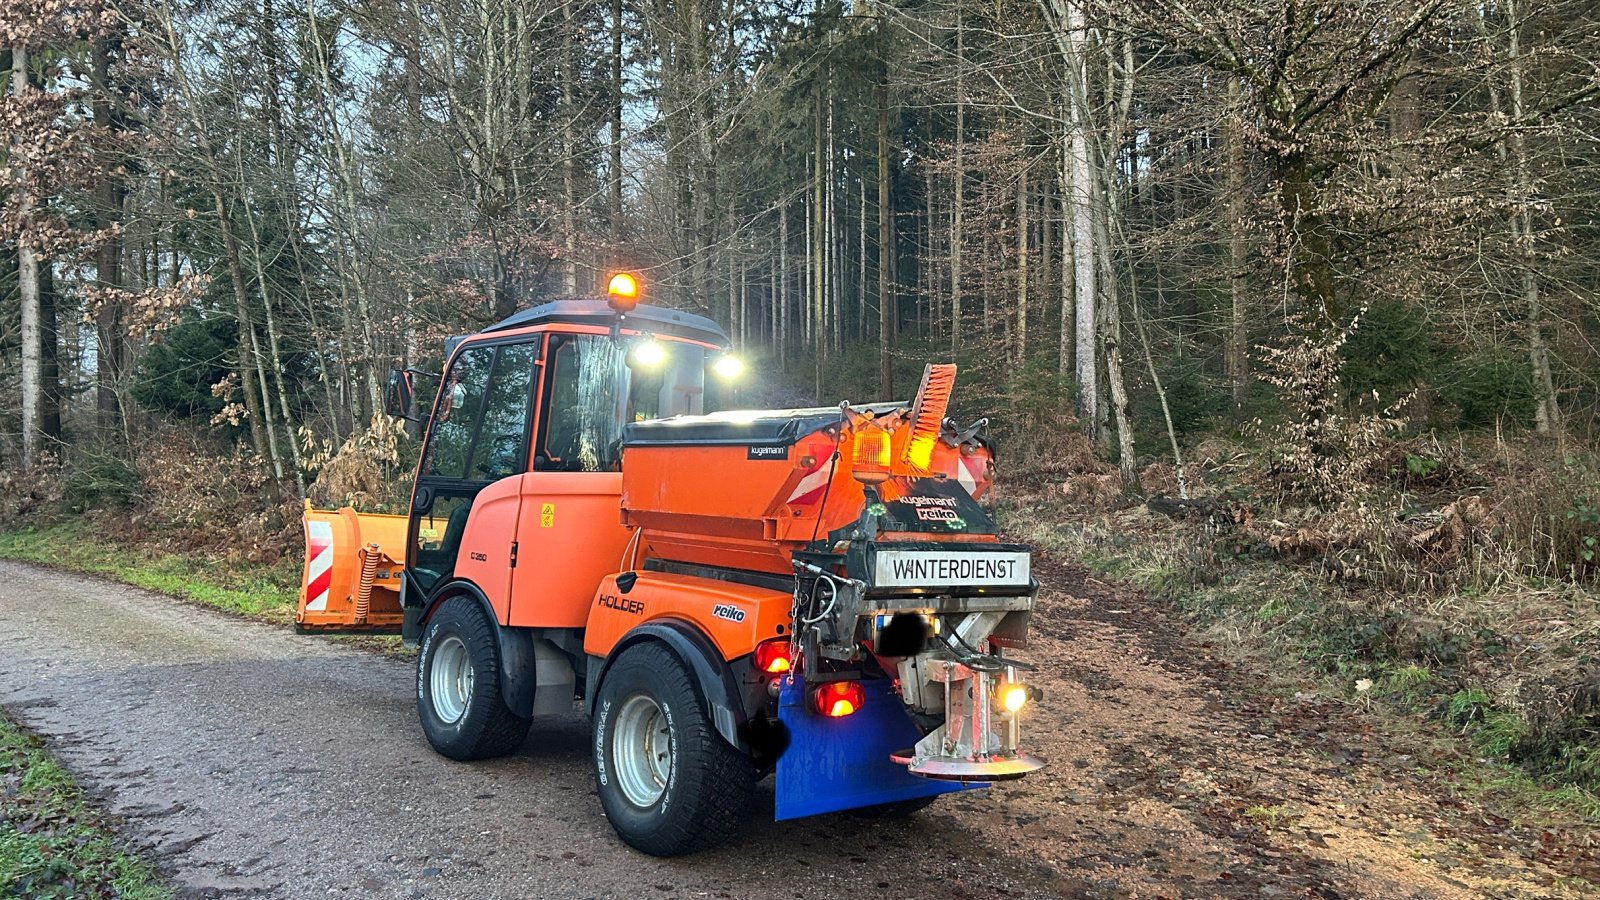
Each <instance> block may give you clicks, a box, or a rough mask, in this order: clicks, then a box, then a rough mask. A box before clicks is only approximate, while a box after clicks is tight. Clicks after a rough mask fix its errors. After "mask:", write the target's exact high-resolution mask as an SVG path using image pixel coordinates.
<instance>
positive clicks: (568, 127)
mask: <svg viewBox="0 0 1600 900" xmlns="http://www.w3.org/2000/svg"><path fill="white" fill-rule="evenodd" d="M576 27H577V25H576V19H575V18H574V17H573V15H572V0H566V2H564V3H562V4H561V241H562V252H561V281H562V287H564V288H566V295H567V296H569V297H573V296H576V295H577V293H578V222H577V215H576V207H577V205H578V153H577V129H575V128H574V127H573V125H574V124H575V122H574V120H575V119H576V118H577V115H578V107H577V104H576V103H574V102H573V94H574V93H575V92H576V91H577V79H576V78H575V77H574V75H573V72H572V69H573V59H572V57H573V55H574V54H575V53H576V52H577V51H576V49H575V44H576V41H575V40H574V35H573V29H574V28H576Z"/></svg>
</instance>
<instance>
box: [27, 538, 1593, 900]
mask: <svg viewBox="0 0 1600 900" xmlns="http://www.w3.org/2000/svg"><path fill="white" fill-rule="evenodd" d="M40 534H48V533H47V532H40V533H36V534H35V535H34V536H33V537H31V538H26V539H23V540H22V543H21V544H20V545H19V543H18V541H19V539H18V538H16V537H10V538H5V539H0V555H3V556H11V557H13V558H15V557H17V556H20V555H28V554H26V553H25V552H24V550H25V549H26V548H27V547H29V546H32V547H34V549H35V551H37V550H38V545H37V542H38V541H39V535H40ZM29 540H31V541H34V542H35V543H34V544H29V543H28V541H29ZM46 543H50V542H48V541H47V542H46ZM19 546H21V547H22V548H23V549H22V550H19ZM106 552H109V553H112V554H114V553H115V552H116V550H115V548H111V549H110V550H108V551H106ZM67 557H68V555H65V554H60V553H58V554H56V555H55V557H54V559H48V558H47V555H46V554H41V553H38V552H35V553H34V554H33V558H35V559H46V561H53V562H55V563H57V564H58V565H64V566H68V567H72V566H74V565H76V567H79V568H88V567H89V566H87V565H85V564H84V563H83V560H76V561H75V560H74V559H71V558H67ZM127 558H130V559H131V557H127ZM101 562H102V563H104V562H105V561H104V560H101ZM165 565H167V564H166V563H164V562H162V560H161V559H160V557H159V555H158V554H149V555H146V556H143V557H140V561H139V562H138V564H137V565H136V566H131V567H130V568H133V569H141V568H143V569H148V568H151V567H153V568H155V569H156V570H158V571H160V570H162V567H163V566H165ZM1036 567H1037V573H1036V574H1037V577H1038V578H1039V580H1040V582H1041V583H1042V584H1043V585H1044V589H1043V591H1042V593H1041V595H1040V600H1039V607H1038V611H1037V613H1036V615H1035V618H1034V625H1035V629H1034V637H1035V639H1034V641H1033V643H1032V646H1031V647H1030V649H1029V651H1028V656H1029V657H1030V658H1031V659H1033V660H1034V661H1037V662H1041V663H1044V665H1043V666H1041V669H1040V672H1039V673H1038V676H1037V678H1036V683H1037V684H1038V686H1039V687H1041V688H1042V689H1043V691H1044V696H1043V699H1042V701H1040V702H1039V703H1038V704H1037V705H1036V706H1035V707H1034V708H1033V709H1032V710H1031V713H1030V715H1029V717H1028V720H1027V721H1028V725H1027V729H1026V732H1025V733H1026V735H1027V736H1028V741H1029V743H1030V744H1031V749H1032V750H1033V751H1034V752H1037V753H1038V754H1039V755H1041V756H1044V757H1045V758H1047V759H1049V760H1050V762H1051V766H1050V768H1049V769H1047V770H1045V771H1044V772H1042V773H1039V774H1037V775H1034V776H1031V777H1029V778H1027V779H1024V780H1023V781H1020V782H1015V783H1009V784H1003V785H1000V786H998V787H996V788H995V789H993V791H992V792H991V793H992V796H984V795H982V794H974V795H957V796H954V797H948V798H945V799H944V800H942V801H941V802H940V803H939V804H937V805H936V806H934V807H933V808H931V809H929V810H927V811H925V812H923V813H921V814H919V815H918V816H917V817H915V818H913V819H911V820H909V821H906V822H866V821H859V820H855V819H851V818H849V817H846V816H824V817H819V818H815V819H808V820H801V821H797V822H790V823H773V822H772V821H771V811H770V806H771V803H772V800H771V794H770V792H766V793H763V794H761V795H760V796H759V797H758V799H757V808H756V809H754V810H753V811H752V814H751V821H750V824H749V826H748V828H747V830H746V832H745V833H744V834H743V835H742V836H741V838H739V839H738V840H736V841H735V842H734V843H733V844H731V845H729V846H728V847H724V848H721V849H718V850H715V851H712V852H710V853H707V854H703V855H701V856H697V857H692V858H690V859H686V860H678V861H660V860H649V859H644V858H642V857H639V856H638V855H637V854H634V853H632V852H631V851H628V850H626V848H624V847H623V846H622V845H621V844H620V842H618V841H617V840H616V839H615V838H614V837H613V836H612V835H611V833H610V830H609V828H608V827H607V826H606V824H605V822H604V818H603V816H602V815H601V814H600V811H599V805H598V803H597V802H595V800H594V798H593V796H592V794H593V790H594V789H593V783H592V775H591V774H589V771H588V760H587V757H586V755H585V754H584V753H583V749H582V748H583V747H584V745H585V734H586V730H585V725H584V723H583V721H582V720H581V718H578V717H576V716H574V717H572V718H571V720H570V721H569V720H567V719H560V720H551V721H549V722H542V723H541V724H540V725H539V726H537V727H536V728H535V731H534V734H533V736H532V737H530V740H529V742H528V744H527V745H526V746H525V747H524V748H523V750H522V752H521V753H519V754H518V755H517V756H515V757H512V758H511V759H509V760H505V761H496V762H493V763H489V764H484V765H473V766H461V765H458V764H453V763H449V762H448V761H445V760H442V759H440V758H439V757H437V756H435V755H433V754H431V753H430V752H428V750H427V747H426V744H425V742H424V741H423V740H422V738H421V735H420V732H419V731H418V730H417V729H416V728H415V727H414V718H415V714H414V712H413V711H412V708H411V707H412V699H411V677H410V675H409V666H408V664H407V663H406V662H405V661H403V660H398V659H394V658H392V657H391V656H387V655H383V654H373V653H370V652H365V650H366V648H359V647H351V646H347V645H345V646H341V645H337V644H335V645H330V644H328V643H326V641H325V639H317V638H312V637H300V636H295V635H292V634H289V633H288V632H287V630H286V629H284V628H282V627H281V625H277V626H274V625H267V624H257V623H254V622H249V621H244V620H241V619H240V618H239V617H238V615H237V612H238V611H239V609H238V603H236V602H235V601H236V600H238V598H234V597H233V595H223V598H224V601H225V602H216V603H214V604H213V605H216V606H219V607H221V608H223V609H228V610H231V611H232V612H234V613H235V614H234V615H219V614H217V613H213V612H211V611H208V610H199V609H195V608H194V607H193V606H188V605H185V604H181V603H178V602H176V601H174V600H171V599H168V598H167V597H164V596H161V595H158V594H152V593H147V592H145V591H142V590H133V589H130V588H127V587H122V586H118V585H112V584H108V583H106V582H102V581H98V580H95V579H92V578H84V577H82V576H77V575H71V574H66V573H62V572H53V571H49V570H46V569H40V568H34V567H30V566H25V565H19V564H15V563H10V564H0V570H3V572H4V578H3V579H0V620H5V621H6V622H8V623H11V624H8V628H7V629H5V630H4V632H3V633H0V705H4V706H5V707H6V708H7V709H8V711H9V713H10V714H11V715H12V716H13V717H15V718H16V719H17V720H19V721H20V722H22V723H23V724H25V725H26V726H27V727H29V728H30V729H32V730H34V731H35V732H36V733H38V734H40V735H41V736H42V737H43V738H44V739H45V741H46V744H47V745H48V746H49V747H50V748H51V749H52V751H54V752H55V753H56V754H57V755H58V756H59V757H60V758H61V759H62V760H63V761H64V762H65V764H66V765H67V767H68V768H69V769H71V770H72V771H73V772H74V773H75V774H77V775H78V776H79V777H80V779H81V780H82V781H83V783H84V784H85V785H86V787H87V788H88V790H89V791H90V792H91V794H93V795H94V796H95V797H96V798H98V799H99V800H101V801H103V802H104V803H105V804H106V805H107V806H108V807H109V808H110V810H111V811H112V812H113V813H114V814H117V815H120V816H122V817H123V818H124V819H125V820H126V822H127V828H126V831H127V835H128V836H129V837H131V838H132V839H133V840H134V841H136V842H138V843H139V844H140V845H141V846H143V847H145V848H146V849H148V850H149V851H150V853H151V854H152V856H153V858H154V860H155V861H156V864H157V865H158V866H159V867H160V869H161V870H162V872H163V874H165V875H166V876H167V877H168V878H169V879H170V880H171V882H172V883H173V884H174V885H175V886H177V887H178V889H179V892H180V895H181V896H188V897H211V896H303V895H309V894H310V893H313V892H314V893H319V894H320V893H325V892H334V893H338V892H348V893H350V894H352V895H363V896H396V897H408V898H410V897H422V896H450V897H473V896H479V897H499V896H504V897H510V896H523V895H529V892H530V891H536V892H538V893H539V894H540V895H543V896H621V895H629V894H635V893H636V892H637V891H638V890H640V889H641V888H643V887H651V888H653V889H654V890H655V891H656V892H659V893H660V894H661V895H662V896H679V895H682V896H692V895H713V896H715V895H723V896H733V897H769V896H771V897H777V896H783V897H793V896H801V897H806V896H823V895H831V894H833V893H835V892H836V891H837V890H838V889H839V887H840V885H841V882H840V879H848V880H849V882H850V883H852V884H857V885H861V884H874V883H876V884H877V885H879V887H880V888H885V889H886V888H890V887H895V888H896V889H897V890H898V891H899V892H900V893H907V894H912V895H922V896H930V897H977V896H994V895H996V894H999V895H1000V896H1017V897H1049V896H1066V897H1260V896H1285V897H1294V896H1300V897H1374V898H1391V897H1396V898H1398V897H1547V896H1585V895H1592V892H1593V890H1594V883H1595V882H1600V847H1597V841H1596V837H1595V834H1596V827H1595V822H1594V820H1593V819H1592V818H1587V817H1586V816H1585V815H1584V814H1583V813H1582V811H1581V810H1576V809H1574V808H1573V807H1572V806H1570V805H1567V804H1560V803H1555V804H1543V803H1541V802H1540V801H1538V800H1537V799H1533V800H1528V801H1526V802H1521V801H1519V802H1505V796H1506V795H1505V794H1504V792H1503V791H1496V790H1485V789H1484V785H1486V784H1489V783H1490V782H1494V781H1496V780H1497V779H1500V780H1503V779H1506V778H1509V776H1505V774H1504V772H1503V771H1502V767H1498V766H1495V765H1493V764H1491V763H1488V762H1485V761H1482V760H1478V759H1474V758H1473V756H1472V754H1471V753H1470V752H1468V751H1467V750H1466V749H1465V748H1464V747H1463V746H1462V744H1463V742H1461V741H1459V740H1452V739H1451V737H1450V736H1449V735H1447V734H1441V733H1440V731H1439V729H1437V728H1434V727H1431V726H1430V725H1429V723H1426V722H1420V721H1417V720H1415V719H1413V718H1408V717H1405V716H1398V715H1390V714H1388V713H1387V712H1386V711H1385V710H1382V709H1373V708H1367V707H1363V706H1362V705H1360V704H1358V703H1353V702H1351V701H1350V700H1349V699H1348V698H1344V697H1339V696H1333V695H1328V696H1323V695H1320V694H1319V693H1317V692H1316V691H1315V690H1306V689H1305V688H1306V686H1307V684H1309V682H1307V683H1306V684H1299V683H1297V682H1296V681H1295V680H1294V679H1293V678H1286V677H1284V675H1283V673H1281V672H1272V671H1265V670H1263V669H1262V668H1261V667H1259V666H1254V665H1249V664H1241V661H1240V660H1239V659H1238V658H1237V657H1236V656H1234V655H1233V654H1231V653H1230V652H1228V651H1227V650H1226V649H1224V648H1219V647H1217V646H1215V645H1214V644H1212V643H1210V642H1209V641H1208V640H1206V639H1204V638H1202V637H1200V636H1197V635H1196V634H1195V633H1194V632H1193V631H1192V630H1191V628H1190V627H1189V625H1188V624H1187V623H1186V622H1185V621H1184V620H1183V619H1182V617H1180V616H1179V615H1178V614H1177V613H1176V612H1174V610H1173V608H1172V607H1171V605H1170V604H1168V603H1166V602H1163V601H1158V600H1154V599H1152V598H1150V597H1148V596H1146V594H1145V593H1144V592H1143V591H1140V590H1138V589H1136V588H1132V587H1130V586H1127V585H1125V584H1123V583H1120V582H1116V581H1112V580H1101V579H1099V578H1096V577H1095V576H1093V575H1092V574H1091V573H1090V572H1089V571H1088V570H1087V569H1085V568H1083V567H1082V566H1080V565H1078V564H1077V563H1076V562H1075V561H1073V560H1070V559H1068V558H1067V557H1066V556H1065V555H1064V554H1061V553H1052V552H1046V553H1042V554H1041V555H1040V558H1039V560H1038V562H1037V563H1036ZM240 577H254V576H253V575H241V576H240ZM163 587H164V589H167V590H175V591H176V592H178V593H189V594H190V595H191V596H194V595H195V594H196V593H197V592H196V591H195V590H192V589H187V588H184V587H183V585H182V584H178V585H176V586H163ZM198 593H199V594H200V596H198V598H197V599H200V600H201V601H202V602H205V601H206V600H207V597H206V596H205V595H204V594H205V592H204V591H199V592H198ZM246 593H248V591H246ZM229 598H232V599H229ZM212 599H216V598H212ZM239 602H243V601H239ZM271 606H272V608H271V609H268V610H267V611H266V612H264V613H258V614H256V615H257V616H262V617H264V618H266V619H267V620H269V621H273V620H275V621H277V622H279V623H281V622H282V621H283V619H282V614H281V611H279V610H278V607H280V606H281V602H274V603H273V604H271ZM351 747H361V748H363V749H362V752H361V753H360V754H351V753H349V752H347V751H348V748H351ZM1510 780H1513V781H1514V780H1515V779H1510ZM441 798H448V801H447V802H444V801H443V800H441ZM469 798H471V799H469ZM530 826H532V827H530ZM330 835H332V836H336V840H334V841H333V845H334V846H330V842H329V840H328V838H327V836H330ZM840 847H850V848H855V849H854V850H853V851H852V852H850V853H847V854H843V855H841V852H840V851H839V849H838V848H840Z"/></svg>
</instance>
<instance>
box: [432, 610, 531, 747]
mask: <svg viewBox="0 0 1600 900" xmlns="http://www.w3.org/2000/svg"><path fill="white" fill-rule="evenodd" d="M452 597H471V598H472V599H473V600H475V601H477V603H478V604H479V605H480V606H481V607H483V614H484V615H486V616H488V617H489V621H490V622H493V623H494V634H495V639H496V641H497V642H498V643H499V645H500V696H501V697H502V698H503V699H504V700H505V704H506V708H507V709H509V710H511V712H512V713H514V714H515V715H518V716H521V717H522V718H524V719H526V718H531V717H532V716H533V695H534V692H535V691H536V690H537V689H538V681H539V679H538V669H537V659H536V658H535V656H534V651H533V632H531V631H530V630H528V629H526V628H507V627H506V626H504V625H501V624H500V620H499V619H496V618H495V615H494V606H493V605H491V604H490V603H489V598H488V597H487V596H485V595H484V593H483V591H481V590H479V589H478V586H477V585H475V584H473V583H472V582H470V581H453V582H450V583H449V584H446V585H445V586H444V587H442V588H441V589H439V590H438V591H436V592H434V597H433V599H432V600H431V601H429V603H428V605H427V607H426V609H425V611H424V612H423V614H422V615H421V617H420V621H419V623H418V628H417V630H418V633H419V635H420V633H421V631H422V629H423V628H424V627H426V624H427V622H428V620H429V619H432V618H433V614H434V613H435V612H436V611H437V610H438V609H439V607H440V605H442V604H443V603H444V602H445V601H446V600H449V599H451V598H452Z"/></svg>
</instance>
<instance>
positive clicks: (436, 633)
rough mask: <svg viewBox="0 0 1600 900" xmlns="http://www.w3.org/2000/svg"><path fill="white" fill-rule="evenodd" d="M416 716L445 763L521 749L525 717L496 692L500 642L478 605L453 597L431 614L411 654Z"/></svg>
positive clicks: (467, 599) (467, 598)
mask: <svg viewBox="0 0 1600 900" xmlns="http://www.w3.org/2000/svg"><path fill="white" fill-rule="evenodd" d="M417 716H418V718H419V719H421V721H422V733H423V734H425V735H427V737H428V743H429V744H432V745H433V749H435V750H437V751H439V752H440V753H441V754H443V755H445V756H448V757H450V758H451V759H459V760H473V759H488V758H490V757H494V756H505V755H506V754H508V753H512V752H515V751H516V749H517V748H518V747H520V746H522V742H523V740H524V739H525V738H526V737H527V736H528V726H529V724H530V723H531V720H530V719H524V718H522V717H521V716H518V715H516V714H515V713H513V712H512V711H511V710H510V709H508V708H507V707H506V704H505V699H504V698H503V697H502V696H501V694H500V642H499V640H498V639H497V636H496V634H495V626H494V623H493V622H492V621H490V619H489V616H488V615H487V614H486V613H485V612H484V611H483V606H482V605H481V604H479V603H478V602H477V601H476V600H474V599H473V598H471V597H454V598H451V599H449V600H446V601H444V605H443V606H441V607H440V608H439V610H438V611H437V612H435V613H434V614H433V618H432V619H430V620H429V622H428V627H427V630H425V631H424V632H423V634H422V651H421V652H420V653H418V654H417Z"/></svg>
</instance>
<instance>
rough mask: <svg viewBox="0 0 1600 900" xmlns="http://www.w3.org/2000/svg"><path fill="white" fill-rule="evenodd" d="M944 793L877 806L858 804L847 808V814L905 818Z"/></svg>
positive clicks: (868, 817)
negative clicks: (853, 807) (852, 807)
mask: <svg viewBox="0 0 1600 900" xmlns="http://www.w3.org/2000/svg"><path fill="white" fill-rule="evenodd" d="M943 796H944V795H943V794H934V795H933V796H932V797H917V798H916V799H914V800H896V801H894V802H893V803H879V804H878V805H876V806H858V807H856V808H855V809H847V810H845V811H844V812H845V815H847V816H854V817H856V818H858V819H904V818H905V817H907V816H911V815H915V814H917V813H919V812H921V811H923V810H925V809H927V808H928V807H930V806H932V805H933V802H934V801H935V800H938V799H939V798H940V797H943Z"/></svg>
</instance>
